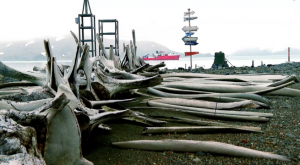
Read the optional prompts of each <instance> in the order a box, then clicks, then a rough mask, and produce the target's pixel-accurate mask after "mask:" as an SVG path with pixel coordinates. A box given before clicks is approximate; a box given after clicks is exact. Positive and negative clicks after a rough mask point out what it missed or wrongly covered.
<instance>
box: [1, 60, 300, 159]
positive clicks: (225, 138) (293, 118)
mask: <svg viewBox="0 0 300 165" xmlns="http://www.w3.org/2000/svg"><path fill="white" fill-rule="evenodd" d="M299 67H300V63H285V64H280V65H275V66H261V67H256V68H251V67H235V68H227V69H205V70H204V69H200V68H199V69H195V70H193V72H197V73H209V74H222V75H234V74H284V75H296V76H297V77H298V80H299V73H300V72H299ZM169 72H185V71H179V70H169ZM0 79H1V78H0ZM11 81H18V80H15V79H8V78H5V77H4V78H2V79H1V80H0V83H4V82H11ZM290 88H295V89H300V83H296V84H294V85H292V86H290ZM120 97H122V96H120ZM123 97H127V98H132V97H135V98H136V100H135V101H134V102H131V103H123V104H120V105H111V107H113V108H116V109H125V108H126V107H147V105H146V101H145V100H147V99H149V98H148V97H146V96H139V95H133V94H130V93H126V94H124V95H123ZM266 98H268V99H269V100H271V101H272V105H271V108H270V109H252V108H246V109H242V110H244V111H257V112H271V113H274V114H275V116H274V117H273V118H271V119H270V121H269V122H266V123H259V122H237V121H225V120H215V119H213V118H212V119H207V118H201V117H195V116H191V115H188V114H184V113H180V112H168V111H163V112H162V111H160V110H159V109H149V108H148V109H147V108H137V109H133V110H136V111H141V112H144V113H146V114H149V115H158V114H160V115H173V116H177V117H182V118H191V119H198V120H203V121H218V122H224V123H228V124H236V125H242V126H257V127H261V128H262V130H263V133H259V134H253V133H250V134H249V133H238V134H237V133H230V134H229V133H218V134H189V133H186V134H176V133H171V134H170V133H168V134H146V135H143V134H141V132H142V131H143V129H144V128H145V126H144V125H136V124H133V123H128V122H126V121H123V120H118V121H115V122H111V123H107V125H109V126H110V127H111V128H112V130H111V131H103V130H100V129H95V130H94V131H93V133H92V136H91V138H90V140H89V142H88V144H83V154H84V157H85V158H86V159H88V160H90V161H92V162H93V163H94V164H95V165H134V164H136V165H140V164H141V165H144V164H145V165H159V164H160V165H169V164H172V165H173V164H174V165H176V164H178V165H181V164H182V165H189V164H214V165H218V164H219V165H221V164H228V165H230V164H250V165H255V164H256V165H263V164H270V165H271V164H278V165H281V164H300V163H299V161H300V118H299V115H300V112H299V110H300V105H299V104H300V98H299V97H284V96H266ZM164 126H188V125H184V124H178V123H173V122H168V123H167V124H166V125H164ZM70 138H72V137H70ZM160 139H177V140H179V139H184V140H202V141H217V142H223V143H229V144H234V145H238V146H244V147H247V148H252V149H256V150H260V151H266V152H271V153H276V154H281V155H285V156H287V157H289V158H290V159H291V160H292V161H291V162H283V161H277V160H270V159H257V158H240V157H228V156H222V155H216V154H211V153H204V152H197V153H180V152H173V151H165V152H153V151H141V150H133V149H120V148H116V147H114V146H112V142H119V141H129V140H160Z"/></svg>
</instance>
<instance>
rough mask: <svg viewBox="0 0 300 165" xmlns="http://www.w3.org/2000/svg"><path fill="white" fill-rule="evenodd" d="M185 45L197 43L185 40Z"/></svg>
mask: <svg viewBox="0 0 300 165" xmlns="http://www.w3.org/2000/svg"><path fill="white" fill-rule="evenodd" d="M185 45H198V43H197V42H196V41H186V42H185ZM191 51H192V50H191Z"/></svg>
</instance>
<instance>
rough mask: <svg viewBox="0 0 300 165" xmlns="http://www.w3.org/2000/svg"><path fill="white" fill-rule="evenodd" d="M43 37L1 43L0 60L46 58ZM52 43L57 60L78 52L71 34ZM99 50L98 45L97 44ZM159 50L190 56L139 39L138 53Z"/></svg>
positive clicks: (255, 51) (298, 52)
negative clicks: (31, 40) (30, 40)
mask: <svg viewBox="0 0 300 165" xmlns="http://www.w3.org/2000/svg"><path fill="white" fill-rule="evenodd" d="M43 40H44V39H42V38H40V39H35V40H33V41H34V42H29V41H16V42H6V43H4V42H3V43H0V61H39V60H46V57H45V56H43V55H42V53H43V52H45V48H44V43H43ZM49 40H50V43H51V45H52V46H53V49H52V52H53V54H54V56H56V57H57V60H72V58H73V56H74V54H75V52H76V44H75V41H74V39H73V37H72V36H71V35H69V36H68V37H66V38H64V39H62V40H58V41H56V39H55V38H49ZM123 43H125V45H127V44H129V43H130V41H125V40H120V43H119V45H120V46H119V47H120V56H121V58H123V57H122V53H123ZM112 44H114V40H112V39H107V38H104V46H105V47H109V45H112ZM97 50H98V45H97ZM157 50H164V51H166V52H170V53H179V54H180V59H183V58H189V57H185V56H184V52H175V51H173V50H170V49H169V48H167V47H166V46H164V45H161V44H159V43H156V42H153V41H137V55H138V56H140V57H142V56H144V55H146V54H152V53H155V51H157ZM287 52H288V51H287V48H286V49H285V50H282V51H276V52H274V51H271V50H269V49H259V48H247V49H242V50H238V51H236V52H234V53H231V54H228V53H226V52H224V53H225V54H226V55H231V56H261V55H264V56H267V55H285V54H287ZM291 56H300V49H296V48H291ZM201 57H212V58H214V55H213V54H210V53H200V54H199V55H194V56H193V58H201Z"/></svg>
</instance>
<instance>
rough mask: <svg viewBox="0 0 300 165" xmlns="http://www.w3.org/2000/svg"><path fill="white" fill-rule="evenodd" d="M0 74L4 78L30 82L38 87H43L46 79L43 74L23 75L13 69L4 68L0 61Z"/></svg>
mask: <svg viewBox="0 0 300 165" xmlns="http://www.w3.org/2000/svg"><path fill="white" fill-rule="evenodd" d="M0 74H1V75H3V76H5V77H11V78H15V79H21V80H26V81H30V82H32V83H35V84H37V85H40V86H43V85H44V84H45V83H46V77H45V75H44V74H32V73H23V72H20V71H17V70H15V69H13V68H10V67H9V66H6V65H5V64H4V63H2V62H1V61H0Z"/></svg>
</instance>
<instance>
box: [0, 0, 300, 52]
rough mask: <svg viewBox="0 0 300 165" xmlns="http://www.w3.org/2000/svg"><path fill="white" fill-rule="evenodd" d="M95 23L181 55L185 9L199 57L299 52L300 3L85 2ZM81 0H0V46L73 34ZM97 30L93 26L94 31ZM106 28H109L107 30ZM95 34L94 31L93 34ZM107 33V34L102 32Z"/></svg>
mask: <svg viewBox="0 0 300 165" xmlns="http://www.w3.org/2000/svg"><path fill="white" fill-rule="evenodd" d="M89 1H90V4H91V8H92V12H93V14H95V15H96V20H98V19H118V20H119V24H120V39H125V40H129V39H131V30H132V29H135V31H136V37H137V40H149V41H155V42H158V43H160V44H162V45H165V46H167V47H168V48H170V49H171V50H174V51H179V52H184V51H188V50H189V48H188V46H184V43H183V41H182V40H181V38H182V37H183V36H184V32H183V31H182V30H181V29H182V27H184V26H186V25H188V23H187V22H183V17H184V14H183V13H184V12H185V11H186V10H187V8H191V10H193V11H195V12H196V13H195V14H194V15H193V16H197V17H198V19H196V20H193V21H192V25H197V26H198V27H199V30H198V31H197V32H196V33H195V35H194V36H195V37H198V43H199V44H198V45H197V46H194V47H193V50H195V51H200V52H202V53H214V52H216V51H221V50H222V51H224V52H226V53H232V52H234V51H236V50H239V49H243V48H249V47H259V48H261V49H266V48H267V49H271V50H273V51H277V50H283V49H284V48H286V47H288V46H290V47H295V48H300V1H299V0H186V1H183V0H89ZM82 5H83V0H1V1H0V15H1V16H0V22H1V24H0V42H8V41H15V40H25V41H28V42H30V41H31V40H33V39H34V38H37V37H45V38H46V37H48V36H55V37H63V36H66V35H70V34H69V31H70V30H72V31H74V32H76V33H77V32H78V29H77V28H78V26H77V24H75V17H77V16H78V14H79V13H81V11H82ZM97 28H98V27H97ZM110 28H111V27H110ZM97 31H98V30H97ZM107 31H112V30H107Z"/></svg>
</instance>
